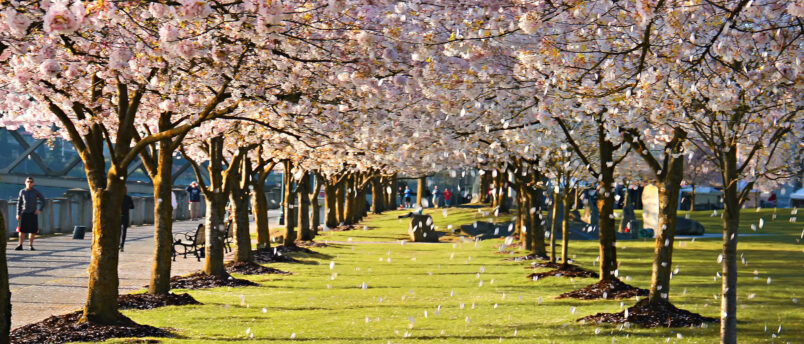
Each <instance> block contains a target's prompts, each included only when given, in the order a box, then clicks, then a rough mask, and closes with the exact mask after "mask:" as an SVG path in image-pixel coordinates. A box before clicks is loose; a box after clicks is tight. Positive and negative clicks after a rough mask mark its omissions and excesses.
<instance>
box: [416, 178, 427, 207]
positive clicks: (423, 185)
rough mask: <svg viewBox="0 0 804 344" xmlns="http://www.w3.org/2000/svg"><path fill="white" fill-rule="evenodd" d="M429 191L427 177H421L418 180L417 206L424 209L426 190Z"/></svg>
mask: <svg viewBox="0 0 804 344" xmlns="http://www.w3.org/2000/svg"><path fill="white" fill-rule="evenodd" d="M426 189H427V177H419V178H417V179H416V204H417V205H418V206H419V207H421V208H424V204H423V203H422V200H423V199H424V190H426Z"/></svg>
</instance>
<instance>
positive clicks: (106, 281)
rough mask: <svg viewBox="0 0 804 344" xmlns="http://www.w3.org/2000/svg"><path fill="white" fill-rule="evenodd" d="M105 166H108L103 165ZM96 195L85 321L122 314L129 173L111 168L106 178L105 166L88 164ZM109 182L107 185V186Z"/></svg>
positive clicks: (111, 321)
mask: <svg viewBox="0 0 804 344" xmlns="http://www.w3.org/2000/svg"><path fill="white" fill-rule="evenodd" d="M100 168H101V169H105V166H103V167H100ZM85 170H86V173H87V178H88V179H89V180H90V181H89V184H90V194H91V195H92V253H91V256H90V263H89V269H88V271H89V285H88V291H87V302H86V306H85V307H84V315H83V316H82V317H81V321H82V322H84V321H90V322H95V323H100V324H114V323H117V322H118V321H119V320H120V319H121V318H122V316H121V314H120V312H118V310H117V296H118V287H119V283H120V281H119V279H118V275H117V264H118V260H119V253H120V223H121V219H120V209H121V208H122V204H123V195H125V192H126V187H125V185H126V184H125V177H124V176H123V178H120V177H121V176H120V175H119V174H118V172H117V169H116V168H115V167H114V166H113V167H112V168H110V169H109V172H108V177H107V178H105V179H106V180H103V177H102V176H99V175H101V174H103V172H102V170H101V171H98V170H97V167H96V168H93V167H90V166H88V167H85ZM104 186H105V187H104Z"/></svg>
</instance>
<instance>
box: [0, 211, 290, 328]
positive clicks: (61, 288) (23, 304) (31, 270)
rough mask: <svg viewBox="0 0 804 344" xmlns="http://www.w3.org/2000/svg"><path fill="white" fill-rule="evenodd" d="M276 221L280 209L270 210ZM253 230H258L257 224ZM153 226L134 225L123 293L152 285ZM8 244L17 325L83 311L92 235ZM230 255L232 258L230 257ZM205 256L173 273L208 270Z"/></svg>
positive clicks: (122, 268) (180, 225) (124, 261)
mask: <svg viewBox="0 0 804 344" xmlns="http://www.w3.org/2000/svg"><path fill="white" fill-rule="evenodd" d="M269 216H271V224H272V225H273V224H275V223H276V216H278V212H276V211H273V210H272V211H270V212H269ZM198 223H200V221H195V222H190V221H182V222H176V223H174V225H173V231H174V232H183V231H189V230H193V229H195V227H196V226H197V224H198ZM252 230H254V229H253V228H252ZM153 237H154V234H153V226H134V227H130V228H129V229H128V235H127V238H126V250H125V252H121V253H120V264H119V267H118V274H119V277H120V293H121V294H125V293H128V292H130V291H133V290H139V289H142V288H143V287H144V286H147V285H148V282H149V279H150V273H151V264H152V261H153ZM11 240H12V241H11V242H9V243H8V247H6V254H7V255H8V270H9V271H8V272H9V278H10V284H11V293H12V294H11V304H12V312H11V328H12V329H13V328H17V327H20V326H22V325H26V324H30V323H34V322H37V321H40V320H43V319H45V318H47V317H49V316H51V315H56V314H64V313H68V312H71V311H75V310H78V309H81V308H82V307H83V306H84V302H85V301H86V297H87V267H88V266H89V258H90V245H91V244H92V235H91V233H87V235H86V236H85V238H84V239H83V240H73V238H72V235H71V234H70V235H67V234H65V235H56V236H52V237H46V238H37V239H36V241H35V242H34V247H35V248H36V251H29V250H28V244H27V238H26V244H25V245H24V248H25V250H24V251H15V250H14V248H15V247H16V246H17V243H18V242H17V240H18V239H16V238H13V239H11ZM228 258H229V257H227V259H228ZM203 264H204V262H203V260H202V261H201V262H198V261H197V260H196V259H195V257H192V258H190V257H189V256H188V257H187V259H182V258H181V256H179V257H176V261H175V262H173V264H172V267H171V274H172V275H184V274H188V273H190V272H194V271H197V270H200V269H201V268H203Z"/></svg>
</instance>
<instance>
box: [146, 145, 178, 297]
mask: <svg viewBox="0 0 804 344" xmlns="http://www.w3.org/2000/svg"><path fill="white" fill-rule="evenodd" d="M168 145H170V141H169V140H163V141H162V142H160V149H159V157H158V159H159V160H158V161H159V162H158V166H157V170H156V174H155V175H154V176H152V179H153V183H154V196H155V197H156V199H157V202H156V203H155V205H154V242H155V244H154V263H153V264H152V265H151V280H150V282H149V284H148V293H149V294H161V295H164V294H167V293H168V292H170V268H171V264H172V260H171V258H172V252H173V204H172V199H173V191H172V190H171V186H172V185H173V154H172V151H171V150H169V149H165V147H167V146H168Z"/></svg>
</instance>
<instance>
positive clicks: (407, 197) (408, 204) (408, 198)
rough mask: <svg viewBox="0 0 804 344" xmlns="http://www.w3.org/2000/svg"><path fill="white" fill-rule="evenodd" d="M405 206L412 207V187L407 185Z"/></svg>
mask: <svg viewBox="0 0 804 344" xmlns="http://www.w3.org/2000/svg"><path fill="white" fill-rule="evenodd" d="M405 208H410V188H409V187H408V186H407V185H405Z"/></svg>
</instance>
